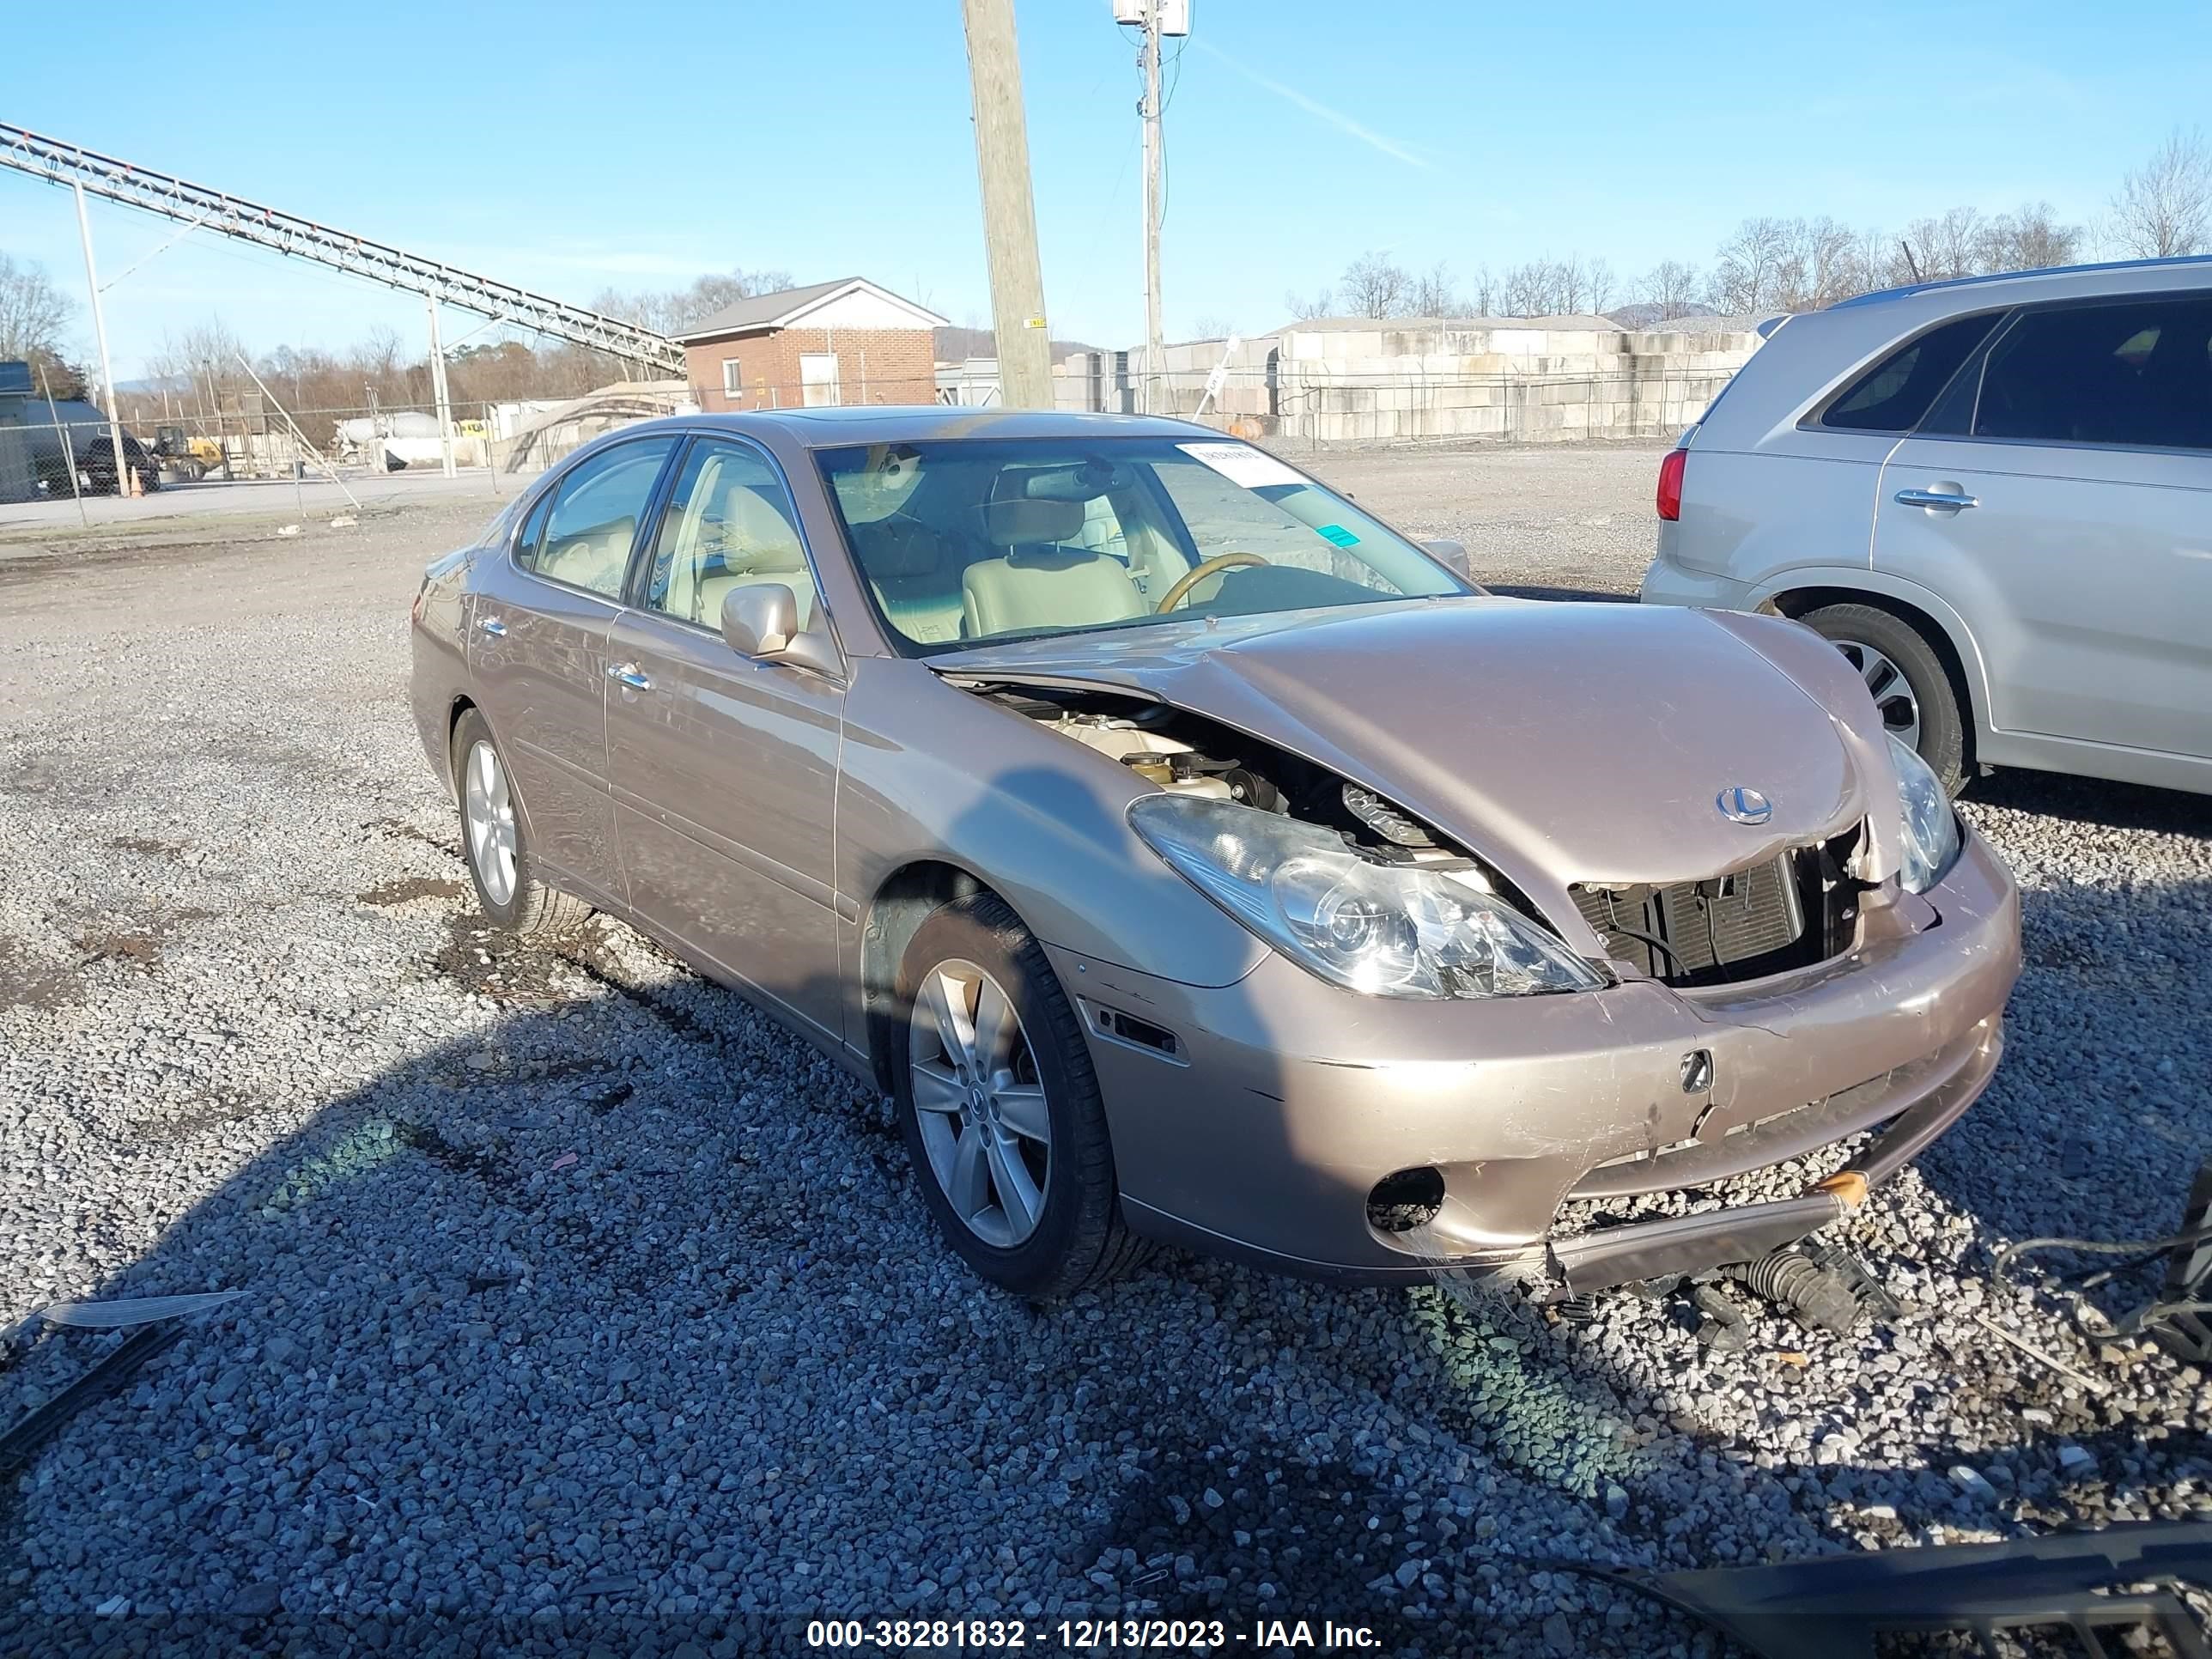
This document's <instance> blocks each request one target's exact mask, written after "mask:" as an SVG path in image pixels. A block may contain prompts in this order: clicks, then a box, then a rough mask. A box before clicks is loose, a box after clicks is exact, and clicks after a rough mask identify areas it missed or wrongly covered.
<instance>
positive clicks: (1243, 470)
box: [1176, 444, 1305, 489]
mask: <svg viewBox="0 0 2212 1659" xmlns="http://www.w3.org/2000/svg"><path fill="white" fill-rule="evenodd" d="M1176 448H1177V449H1180V450H1181V451H1182V453H1184V454H1186V455H1188V456H1189V457H1190V458H1191V459H1193V460H1194V461H1199V462H1202V463H1204V464H1205V465H1207V466H1210V467H1212V469H1213V470H1214V471H1216V472H1218V473H1219V474H1220V475H1221V476H1222V477H1225V478H1226V479H1228V480H1229V482H1230V483H1233V484H1242V485H1243V487H1244V488H1245V489H1263V488H1265V487H1266V486H1267V485H1268V484H1295V483H1304V482H1305V480H1304V478H1302V477H1299V476H1298V475H1297V473H1296V472H1294V471H1291V469H1290V468H1289V467H1287V466H1285V465H1283V464H1282V463H1281V462H1280V461H1279V460H1277V459H1275V458H1274V457H1273V455H1270V454H1269V453H1267V451H1266V450H1264V449H1255V448H1253V447H1252V446H1251V445H1249V444H1177V445H1176Z"/></svg>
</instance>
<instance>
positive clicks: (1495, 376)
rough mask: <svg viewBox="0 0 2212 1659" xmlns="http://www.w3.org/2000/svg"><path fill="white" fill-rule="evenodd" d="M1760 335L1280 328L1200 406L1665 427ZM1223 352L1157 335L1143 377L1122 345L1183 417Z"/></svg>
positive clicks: (1290, 421)
mask: <svg viewBox="0 0 2212 1659" xmlns="http://www.w3.org/2000/svg"><path fill="white" fill-rule="evenodd" d="M1758 348H1759V336H1758V335H1757V334H1755V333H1752V332H1749V331H1735V330H1715V329H1706V330H1703V331H1699V329H1697V328H1696V326H1695V325H1694V324H1692V325H1686V326H1685V327H1684V328H1682V329H1679V330H1677V329H1643V330H1637V331H1626V330H1621V329H1607V328H1600V327H1597V326H1595V325H1594V324H1593V323H1590V322H1586V321H1584V320H1583V319H1571V320H1570V321H1568V322H1567V323H1566V325H1560V326H1552V325H1547V323H1546V322H1545V321H1544V319H1532V320H1529V321H1520V320H1508V321H1503V322H1498V321H1492V320H1491V319H1469V320H1466V321H1459V320H1453V321H1447V322H1421V323H1407V324H1402V325H1393V324H1388V323H1377V324H1376V325H1372V326H1368V325H1351V326H1338V327H1322V326H1312V327H1292V328H1289V329H1285V330H1284V331H1282V332H1281V333H1279V334H1276V335H1271V336H1266V337H1260V338H1257V339H1251V340H1244V341H1241V342H1239V343H1238V344H1237V348H1236V349H1235V350H1234V351H1230V352H1227V356H1228V373H1227V375H1226V378H1225V382H1224V384H1223V386H1222V387H1221V390H1220V392H1219V394H1218V396H1217V397H1216V398H1214V399H1213V400H1212V402H1211V403H1210V404H1208V405H1207V409H1206V414H1205V415H1204V416H1200V418H1202V419H1204V420H1206V421H1207V422H1209V423H1211V424H1213V425H1217V426H1221V427H1224V428H1235V429H1237V430H1239V431H1243V432H1246V433H1247V434H1248V435H1253V436H1272V437H1280V438H1286V439H1297V438H1304V439H1308V440H1310V441H1316V442H1322V443H1334V442H1358V441H1378V440H1408V439H1422V438H1459V437H1498V438H1505V439H1516V440H1526V441H1571V440H1575V439H1580V438H1589V437H1607V438H1631V437H1668V436H1672V435H1674V433H1676V432H1678V431H1680V429H1681V428H1683V427H1685V426H1687V425H1689V424H1690V423H1691V422H1694V421H1696V420H1697V419H1698V418H1699V416H1702V415H1703V414H1704V412H1705V408H1706V406H1707V405H1708V404H1711V401H1712V399H1713V398H1715V397H1716V396H1717V395H1718V394H1719V392H1720V390H1721V388H1722V387H1723V386H1726V385H1727V384H1728V380H1729V376H1730V375H1732V374H1734V373H1735V371H1736V369H1738V368H1741V366H1742V365H1743V364H1744V363H1745V362H1747V361H1748V360H1749V358H1750V356H1751V354H1752V353H1753V351H1755V350H1757V349H1758ZM1224 354H1225V345H1224V343H1223V342H1221V341H1218V340H1209V341H1197V342H1193V343H1182V344H1176V345H1171V346H1168V347H1166V348H1164V349H1163V351H1162V353H1161V361H1160V366H1159V369H1158V373H1157V374H1154V375H1152V376H1150V377H1149V384H1148V385H1147V381H1148V377H1147V375H1146V370H1145V363H1144V352H1143V350H1142V349H1134V350H1132V351H1131V352H1129V353H1128V384H1129V386H1131V387H1132V388H1133V395H1132V398H1131V402H1132V404H1133V406H1135V407H1139V408H1142V407H1149V408H1151V409H1152V410H1155V411H1156V412H1158V413H1161V414H1175V415H1179V416H1184V417H1185V418H1188V417H1190V416H1193V415H1194V413H1195V412H1196V410H1198V407H1199V404H1200V401H1201V399H1202V398H1204V394H1205V388H1206V377H1207V376H1208V375H1209V374H1211V373H1212V370H1213V368H1214V367H1215V365H1216V364H1218V363H1219V362H1221V361H1222V359H1223V356H1224ZM1097 356H1100V357H1103V358H1104V359H1105V360H1106V361H1107V362H1110V361H1111V358H1112V354H1097ZM1060 374H1061V377H1062V378H1061V379H1060V382H1059V386H1060V402H1061V406H1062V407H1072V408H1101V407H1103V408H1117V407H1120V406H1121V405H1120V404H1118V403H1115V402H1111V401H1107V402H1101V401H1099V400H1097V397H1096V395H1095V390H1094V389H1095V388H1096V387H1097V386H1098V385H1100V384H1101V383H1103V384H1105V385H1107V386H1112V385H1114V384H1115V377H1114V376H1113V375H1112V374H1111V373H1110V372H1109V373H1107V374H1103V375H1102V374H1096V373H1094V372H1093V367H1092V360H1091V358H1090V357H1078V358H1075V359H1073V360H1071V361H1070V362H1068V363H1066V364H1063V365H1062V366H1061V368H1060ZM1147 391H1149V392H1150V396H1149V398H1147V397H1146V395H1145V393H1146V392H1147Z"/></svg>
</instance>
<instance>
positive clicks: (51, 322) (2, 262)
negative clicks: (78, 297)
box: [0, 253, 76, 357]
mask: <svg viewBox="0 0 2212 1659" xmlns="http://www.w3.org/2000/svg"><path fill="white" fill-rule="evenodd" d="M75 314H76V306H75V305H73V304H72V303H70V301H69V300H68V298H67V297H66V296H64V295H63V293H62V291H61V290H60V289H58V288H56V287H55V286H54V283H53V279H52V277H51V276H47V275H46V267H45V266H44V265H42V264H38V263H37V262H36V261H35V260H28V261H26V262H25V263H23V264H16V263H15V260H14V259H12V258H9V256H8V255H7V254H5V253H0V357H28V356H30V355H31V353H32V352H33V351H58V350H59V349H60V348H61V340H62V331H63V330H64V329H66V328H67V327H68V326H69V325H70V318H71V317H72V316H73V315H75Z"/></svg>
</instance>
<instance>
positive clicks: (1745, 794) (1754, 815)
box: [1713, 783, 1774, 823]
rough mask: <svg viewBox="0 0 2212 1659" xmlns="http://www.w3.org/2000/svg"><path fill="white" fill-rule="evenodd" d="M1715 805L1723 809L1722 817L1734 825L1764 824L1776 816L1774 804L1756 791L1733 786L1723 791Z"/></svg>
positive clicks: (1738, 785) (1737, 785) (1736, 785)
mask: <svg viewBox="0 0 2212 1659" xmlns="http://www.w3.org/2000/svg"><path fill="white" fill-rule="evenodd" d="M1713 805H1716V806H1717V807H1719V808H1720V809H1721V816H1722V817H1724V818H1727V819H1728V820H1729V821H1730V822H1731V823H1765V822H1766V821H1767V819H1769V818H1771V817H1773V816H1774V803H1773V802H1772V801H1771V800H1769V799H1766V797H1765V796H1764V795H1762V794H1760V793H1759V791H1758V790H1756V789H1747V788H1745V787H1743V785H1741V784H1740V783H1738V784H1732V785H1730V786H1729V787H1728V788H1726V789H1723V790H1722V791H1721V793H1720V794H1719V796H1718V797H1717V799H1715V800H1714V802H1713Z"/></svg>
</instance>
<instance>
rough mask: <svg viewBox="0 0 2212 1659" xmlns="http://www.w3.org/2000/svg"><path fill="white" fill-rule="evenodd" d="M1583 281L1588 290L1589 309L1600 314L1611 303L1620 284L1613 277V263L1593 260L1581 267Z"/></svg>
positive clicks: (1604, 260) (1604, 259) (1602, 259)
mask: <svg viewBox="0 0 2212 1659" xmlns="http://www.w3.org/2000/svg"><path fill="white" fill-rule="evenodd" d="M1583 282H1584V283H1585V284H1586V285H1587V286H1588V288H1589V308H1590V309H1591V310H1592V311H1594V312H1600V313H1602V312H1603V311H1604V310H1605V308H1606V307H1607V306H1609V305H1611V304H1612V303H1613V294H1614V291H1615V290H1616V289H1618V288H1619V287H1620V284H1619V283H1617V282H1616V281H1615V280H1614V278H1613V263H1612V261H1611V260H1609V259H1606V258H1602V257H1597V258H1591V259H1590V260H1589V263H1588V264H1584V265H1583Z"/></svg>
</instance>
